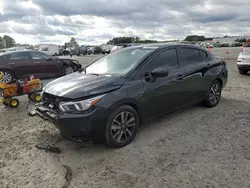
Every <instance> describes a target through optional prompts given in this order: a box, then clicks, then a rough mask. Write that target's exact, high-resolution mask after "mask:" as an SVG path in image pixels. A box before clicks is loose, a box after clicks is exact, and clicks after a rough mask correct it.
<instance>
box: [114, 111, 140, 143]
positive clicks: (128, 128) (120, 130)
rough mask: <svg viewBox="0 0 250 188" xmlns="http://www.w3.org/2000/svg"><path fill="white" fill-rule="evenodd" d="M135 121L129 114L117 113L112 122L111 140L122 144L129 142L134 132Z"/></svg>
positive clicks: (125, 112)
mask: <svg viewBox="0 0 250 188" xmlns="http://www.w3.org/2000/svg"><path fill="white" fill-rule="evenodd" d="M135 127H136V119H135V117H134V115H133V114H132V113H130V112H127V111H124V112H121V113H119V114H118V115H117V116H116V117H115V119H114V120H113V122H112V125H111V135H112V137H113V139H114V140H115V141H116V142H118V143H122V142H125V141H127V140H129V139H130V138H131V137H132V136H133V133H134V131H135Z"/></svg>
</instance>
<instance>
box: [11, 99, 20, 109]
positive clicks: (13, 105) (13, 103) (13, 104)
mask: <svg viewBox="0 0 250 188" xmlns="http://www.w3.org/2000/svg"><path fill="white" fill-rule="evenodd" d="M18 106H19V100H18V99H14V98H13V99H10V100H9V107H10V108H17V107H18Z"/></svg>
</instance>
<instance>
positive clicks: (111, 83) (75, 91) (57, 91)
mask: <svg viewBox="0 0 250 188" xmlns="http://www.w3.org/2000/svg"><path fill="white" fill-rule="evenodd" d="M123 81H124V78H121V77H117V76H103V75H99V76H97V75H92V74H84V73H81V72H76V73H74V74H70V75H67V76H63V77H61V78H58V79H56V80H54V81H52V82H50V83H48V84H47V85H46V86H45V87H44V92H46V93H49V94H51V95H55V96H59V97H64V98H68V99H77V98H82V97H87V96H91V95H97V94H102V93H106V92H109V91H112V90H115V89H118V88H120V87H121V86H122V84H123Z"/></svg>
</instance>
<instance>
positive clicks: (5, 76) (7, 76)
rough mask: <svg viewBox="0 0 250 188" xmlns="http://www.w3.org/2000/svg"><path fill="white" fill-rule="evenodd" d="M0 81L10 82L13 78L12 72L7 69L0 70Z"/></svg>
mask: <svg viewBox="0 0 250 188" xmlns="http://www.w3.org/2000/svg"><path fill="white" fill-rule="evenodd" d="M0 73H1V74H0V82H4V83H7V84H8V83H10V82H12V81H13V80H14V76H13V74H12V72H10V71H7V70H0Z"/></svg>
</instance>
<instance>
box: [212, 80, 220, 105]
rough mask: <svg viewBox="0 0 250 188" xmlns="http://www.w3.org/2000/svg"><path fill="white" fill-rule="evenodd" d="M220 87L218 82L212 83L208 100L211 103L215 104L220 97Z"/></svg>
mask: <svg viewBox="0 0 250 188" xmlns="http://www.w3.org/2000/svg"><path fill="white" fill-rule="evenodd" d="M220 92H221V88H220V85H219V84H218V83H214V84H213V85H212V87H211V89H210V93H209V100H210V102H211V104H216V103H217V102H218V101H219V99H220Z"/></svg>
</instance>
